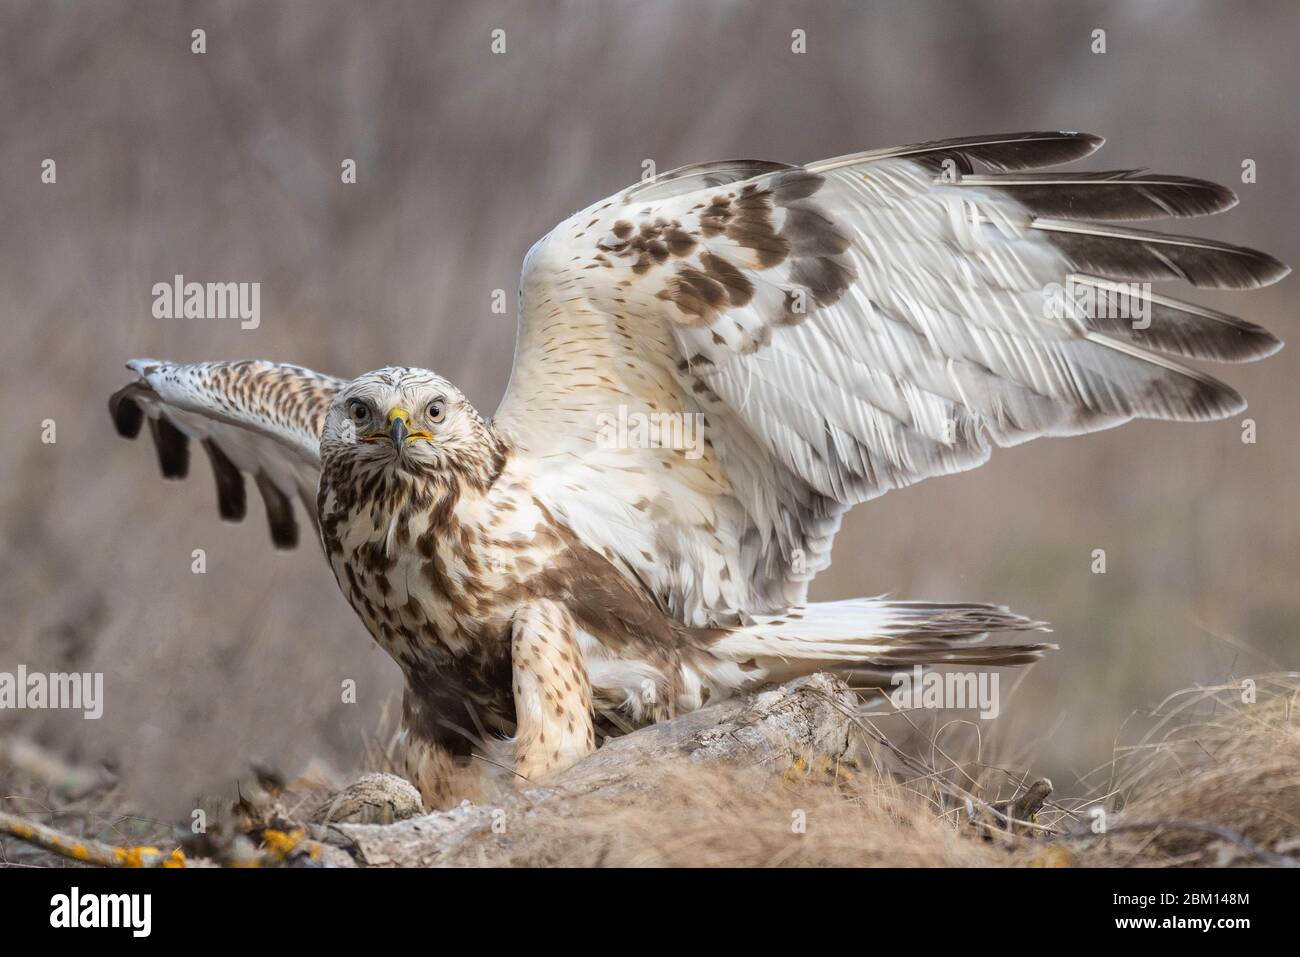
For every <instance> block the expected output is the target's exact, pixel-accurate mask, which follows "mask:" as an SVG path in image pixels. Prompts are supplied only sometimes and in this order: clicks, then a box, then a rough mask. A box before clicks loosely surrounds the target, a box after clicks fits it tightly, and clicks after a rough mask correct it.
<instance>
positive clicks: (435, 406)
mask: <svg viewBox="0 0 1300 957" xmlns="http://www.w3.org/2000/svg"><path fill="white" fill-rule="evenodd" d="M446 417H447V403H446V402H444V401H443V400H442V399H434V400H433V401H432V402H430V403H429V421H430V422H441V421H442V420H443V419H444V418H446Z"/></svg>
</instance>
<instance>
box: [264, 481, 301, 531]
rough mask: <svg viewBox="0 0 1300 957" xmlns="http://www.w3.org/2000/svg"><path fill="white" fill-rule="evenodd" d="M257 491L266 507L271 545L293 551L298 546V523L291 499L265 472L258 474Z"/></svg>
mask: <svg viewBox="0 0 1300 957" xmlns="http://www.w3.org/2000/svg"><path fill="white" fill-rule="evenodd" d="M257 490H258V491H259V492H261V493H262V502H263V504H265V505H266V522H267V524H268V525H269V526H270V527H271V544H273V545H274V546H275V547H276V548H281V549H291V548H296V547H297V546H298V521H297V519H296V518H295V517H294V514H293V505H292V503H290V501H289V497H288V496H287V495H285V494H284V493H283V492H282V491H280V490H279V489H278V488H276V486H275V483H274V482H272V481H271V479H270V478H269V477H268V476H267V474H266V473H265V472H258V473H257Z"/></svg>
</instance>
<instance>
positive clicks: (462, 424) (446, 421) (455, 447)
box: [321, 366, 501, 482]
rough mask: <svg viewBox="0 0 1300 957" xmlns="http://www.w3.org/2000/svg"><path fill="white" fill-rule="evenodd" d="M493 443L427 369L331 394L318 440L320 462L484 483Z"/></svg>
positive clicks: (377, 377)
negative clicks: (455, 474) (453, 475)
mask: <svg viewBox="0 0 1300 957" xmlns="http://www.w3.org/2000/svg"><path fill="white" fill-rule="evenodd" d="M500 454H501V453H500V443H499V441H498V440H497V439H496V437H495V436H494V435H493V434H492V431H491V428H490V427H489V426H488V425H487V423H485V422H484V421H483V419H482V417H481V416H480V415H479V414H478V412H476V411H475V410H474V407H473V406H472V405H470V404H469V402H468V400H466V398H465V396H464V395H462V394H461V391H460V390H459V389H457V388H456V387H455V386H454V385H452V384H451V383H450V382H448V381H447V380H446V379H444V378H442V376H440V375H437V374H435V373H433V372H430V371H429V370H427V369H408V368H402V367H392V366H390V367H388V368H384V369H377V370H375V371H374V372H367V373H366V374H365V375H362V376H358V377H357V378H356V379H353V380H352V381H351V382H349V383H348V384H347V385H346V386H344V387H343V388H342V389H340V390H339V393H338V395H336V396H335V398H334V401H333V403H332V404H331V405H330V410H329V413H328V415H327V416H326V419H325V428H324V431H323V432H322V434H321V458H322V460H323V461H328V460H340V461H347V462H349V463H350V464H352V465H355V466H362V467H367V468H368V470H375V471H380V470H385V471H392V472H398V473H409V474H412V475H417V476H418V475H421V474H427V473H443V474H445V473H448V472H459V473H466V474H464V475H463V477H466V478H471V479H479V480H480V481H481V480H483V479H486V480H487V481H489V482H490V481H491V479H492V478H494V477H495V472H496V471H498V470H499V469H500V462H499V461H498V458H499V456H500Z"/></svg>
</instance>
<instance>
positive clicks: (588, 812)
mask: <svg viewBox="0 0 1300 957" xmlns="http://www.w3.org/2000/svg"><path fill="white" fill-rule="evenodd" d="M1251 680H1253V681H1254V682H1255V685H1256V687H1257V689H1258V697H1257V700H1256V701H1255V703H1252V704H1247V703H1245V702H1243V701H1242V700H1241V697H1242V684H1241V683H1240V682H1236V683H1233V684H1230V685H1223V686H1220V687H1216V688H1205V689H1191V690H1188V691H1185V692H1182V693H1180V694H1178V695H1174V696H1172V697H1171V698H1170V699H1169V700H1168V701H1166V702H1165V703H1164V704H1163V705H1162V706H1161V708H1160V709H1158V712H1159V713H1160V715H1161V719H1160V722H1159V725H1158V727H1157V729H1156V730H1155V731H1153V732H1152V733H1151V734H1148V735H1147V736H1146V738H1144V739H1143V740H1142V741H1140V742H1139V743H1137V744H1136V745H1134V746H1132V747H1125V748H1121V749H1118V750H1117V753H1116V758H1115V761H1114V762H1113V763H1112V765H1110V766H1108V768H1106V769H1103V770H1104V771H1105V772H1107V773H1105V774H1099V775H1098V777H1101V778H1104V783H1103V784H1102V785H1099V786H1098V787H1097V789H1096V790H1095V792H1094V793H1090V794H1086V795H1083V796H1080V797H1075V798H1071V799H1066V800H1057V801H1055V802H1049V804H1048V806H1047V807H1045V808H1044V810H1043V811H1042V812H1041V813H1040V814H1039V815H1038V816H1037V819H1036V821H1035V822H1033V823H1034V824H1035V825H1036V828H1017V829H1016V830H1017V831H1018V832H1019V833H1015V834H1011V833H991V832H990V831H989V830H988V829H987V828H981V827H978V826H976V825H974V824H972V823H971V820H970V814H969V811H968V805H967V801H966V798H967V797H968V796H969V797H971V798H972V799H973V803H972V806H974V807H976V808H979V807H980V804H981V802H982V801H988V802H992V801H995V800H998V799H1001V798H1005V797H1007V796H1008V789H1007V788H1006V787H1005V786H1003V784H1002V783H1000V782H1005V781H1006V780H1007V778H1008V774H1007V773H1006V772H1005V771H1004V770H1003V769H1000V768H992V767H990V766H988V765H981V764H980V763H979V762H978V761H962V762H959V761H954V760H953V759H952V758H951V756H944V755H943V752H942V749H934V750H931V751H930V752H928V753H927V754H926V756H925V757H924V758H921V757H917V756H916V755H912V754H907V753H905V752H903V753H896V752H895V751H893V750H892V749H891V747H890V746H889V745H888V744H886V743H882V741H881V739H880V738H879V737H878V736H877V734H876V732H875V731H874V728H873V726H872V725H871V724H870V723H867V722H864V723H863V724H862V726H861V727H862V736H861V757H860V758H859V759H857V760H856V761H855V762H853V764H852V765H840V766H838V767H833V766H830V765H829V764H828V763H822V764H821V765H814V766H811V767H809V766H806V765H805V764H804V762H802V761H799V762H796V763H795V765H794V766H792V767H791V768H790V769H788V770H787V771H786V772H785V773H784V774H783V775H780V776H777V775H774V774H773V773H771V772H770V771H768V770H760V769H737V768H728V767H698V766H689V765H687V766H683V767H682V768H680V769H679V770H678V771H677V772H676V773H674V774H673V775H671V776H670V777H669V778H668V779H667V780H666V783H665V785H664V786H663V787H661V788H658V789H656V790H655V791H654V792H652V793H650V792H642V793H638V794H636V795H634V796H633V797H631V798H628V799H619V800H614V801H611V800H609V799H607V798H605V797H603V796H602V795H601V794H600V793H599V792H596V793H593V794H590V795H587V796H584V797H583V798H581V799H578V800H575V801H573V802H572V803H571V805H570V807H571V809H572V813H571V814H569V815H567V816H566V817H565V818H563V819H562V820H561V821H559V822H558V823H557V824H556V826H555V827H553V828H548V829H547V830H545V831H544V832H537V831H534V832H531V833H523V834H519V835H517V836H516V837H515V838H514V842H515V843H514V844H513V846H512V855H513V862H514V863H516V864H519V865H529V866H541V865H551V866H553V865H572V866H587V865H601V866H672V867H682V866H686V867H700V866H708V867H714V866H717V867H767V866H777V865H781V866H842V867H861V866H882V867H972V866H985V867H987V866H995V867H996V866H1142V867H1173V866H1194V865H1261V864H1263V865H1267V864H1274V865H1277V864H1287V863H1292V864H1297V863H1300V857H1294V858H1290V859H1288V858H1287V857H1285V855H1294V854H1295V852H1296V851H1297V850H1300V728H1297V726H1296V723H1295V721H1294V718H1295V713H1294V712H1295V705H1296V703H1297V701H1298V700H1300V676H1298V675H1295V674H1271V675H1260V676H1256V677H1254V678H1253V679H1251ZM936 756H938V757H939V760H938V761H937V762H936V761H934V760H933V759H934V758H936ZM980 778H983V779H984V780H982V781H981V780H979V779H980ZM1026 779H1027V775H1020V776H1019V777H1018V780H1019V781H1021V782H1024V781H1025V780H1026ZM1012 790H1014V789H1012ZM1098 807H1099V808H1103V809H1104V810H1105V812H1106V823H1107V828H1108V833H1106V834H1105V835H1099V834H1095V833H1093V831H1092V826H1093V822H1094V818H1093V816H1092V809H1093V808H1098Z"/></svg>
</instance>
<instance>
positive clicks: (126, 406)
mask: <svg viewBox="0 0 1300 957" xmlns="http://www.w3.org/2000/svg"><path fill="white" fill-rule="evenodd" d="M133 389H135V386H134V385H128V386H126V387H125V388H122V389H118V390H117V391H116V392H114V393H113V394H112V395H111V396H110V397H109V399H108V414H109V415H111V416H112V417H113V427H114V428H116V429H117V434H118V435H121V436H123V437H125V438H128V439H133V438H135V437H136V436H137V435H139V434H140V426H142V425H143V424H144V409H142V408H140V403H139V402H136V401H135V399H134V398H132V397H131V392H132V390H133Z"/></svg>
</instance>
